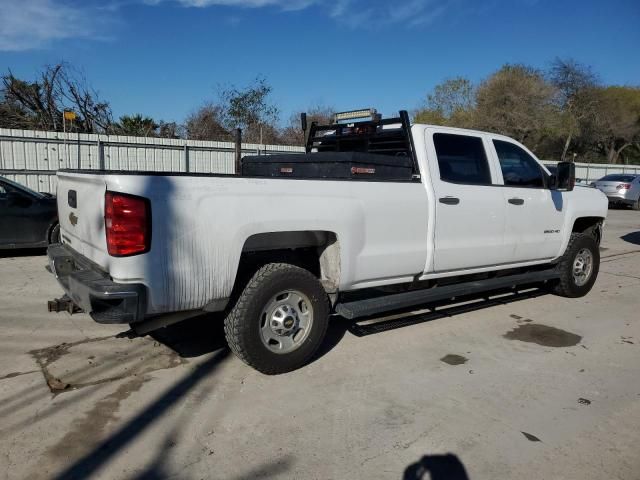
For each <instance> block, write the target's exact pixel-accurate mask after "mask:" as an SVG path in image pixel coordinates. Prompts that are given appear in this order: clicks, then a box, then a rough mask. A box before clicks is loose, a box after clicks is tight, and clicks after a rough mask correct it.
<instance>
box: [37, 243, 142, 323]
mask: <svg viewBox="0 0 640 480" xmlns="http://www.w3.org/2000/svg"><path fill="white" fill-rule="evenodd" d="M47 256H48V257H49V265H50V267H51V273H53V274H54V275H55V277H56V279H57V280H58V283H60V285H61V286H62V288H63V289H64V291H65V292H66V294H67V295H68V296H69V298H71V300H73V302H74V303H75V304H76V305H78V306H79V307H80V308H82V309H83V310H84V311H85V312H88V313H89V314H90V315H91V318H93V319H94V320H95V321H96V322H98V323H135V322H139V321H142V320H143V319H144V315H145V311H146V305H147V290H146V288H145V286H144V285H142V284H139V283H116V282H114V281H112V280H111V277H109V275H108V274H107V273H106V272H104V271H103V270H101V269H100V268H99V267H98V266H97V265H95V264H94V263H93V262H91V261H90V260H88V259H87V258H85V257H83V256H82V255H80V254H79V253H77V252H76V251H74V250H72V249H71V248H69V247H67V246H66V245H63V244H61V243H56V244H53V245H50V246H49V248H48V249H47Z"/></svg>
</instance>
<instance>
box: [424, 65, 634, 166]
mask: <svg viewBox="0 0 640 480" xmlns="http://www.w3.org/2000/svg"><path fill="white" fill-rule="evenodd" d="M414 120H415V121H416V122H420V123H428V124H434V125H447V126H454V127H462V128H475V129H479V130H488V131H492V132H496V133H501V134H504V135H508V136H511V137H513V138H515V139H517V140H519V141H521V142H523V143H524V144H526V145H527V146H528V147H529V148H530V149H531V150H533V151H534V152H536V153H537V154H538V155H539V156H541V157H543V158H549V159H558V160H559V159H565V158H567V157H571V158H574V157H575V158H577V160H587V161H607V162H611V163H618V162H626V163H640V88H638V87H629V86H602V85H601V84H600V80H599V78H598V76H597V75H596V74H595V73H594V72H593V71H592V69H591V68H590V67H589V66H587V65H583V64H580V63H578V62H576V61H575V60H572V59H559V58H556V59H555V60H554V61H553V62H552V63H551V65H550V68H549V69H548V71H547V72H543V71H540V70H537V69H534V68H532V67H529V66H526V65H504V66H503V67H502V68H500V69H499V70H498V71H496V72H494V73H493V74H491V75H489V77H487V78H486V79H485V80H483V81H482V82H480V83H479V85H477V86H474V85H473V84H472V83H471V82H470V81H469V80H467V79H465V78H462V77H456V78H453V79H447V80H445V81H444V82H443V83H441V84H439V85H436V86H435V87H434V89H433V90H432V91H431V92H430V93H429V94H428V95H427V97H426V102H425V104H424V106H423V107H422V108H421V109H419V110H417V111H416V112H415V115H414Z"/></svg>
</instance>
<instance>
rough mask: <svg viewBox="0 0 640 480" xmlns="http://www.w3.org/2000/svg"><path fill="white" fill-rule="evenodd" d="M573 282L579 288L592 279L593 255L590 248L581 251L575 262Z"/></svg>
mask: <svg viewBox="0 0 640 480" xmlns="http://www.w3.org/2000/svg"><path fill="white" fill-rule="evenodd" d="M572 271H573V281H574V282H575V284H576V285H577V286H579V287H581V286H583V285H584V284H585V283H587V282H588V281H589V278H591V273H592V272H593V254H592V253H591V250H589V249H588V248H583V249H581V250H580V251H579V252H578V254H577V255H576V257H575V258H574V260H573V269H572Z"/></svg>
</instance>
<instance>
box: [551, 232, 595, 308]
mask: <svg viewBox="0 0 640 480" xmlns="http://www.w3.org/2000/svg"><path fill="white" fill-rule="evenodd" d="M558 270H559V273H560V280H559V282H558V284H557V285H556V286H555V293H557V294H558V295H561V296H563V297H571V298H575V297H583V296H584V295H586V294H587V293H589V291H590V290H591V288H592V287H593V284H594V283H595V281H596V278H597V276H598V271H599V270H600V251H599V248H598V244H597V243H596V240H595V239H594V238H593V237H592V236H590V235H585V234H583V233H572V234H571V238H570V240H569V245H567V250H566V251H565V254H564V255H563V257H562V259H561V260H560V263H559V264H558Z"/></svg>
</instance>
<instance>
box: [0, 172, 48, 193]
mask: <svg viewBox="0 0 640 480" xmlns="http://www.w3.org/2000/svg"><path fill="white" fill-rule="evenodd" d="M2 183H4V184H5V185H9V186H12V187H14V188H16V189H18V190H22V191H23V192H26V193H28V194H30V195H33V196H34V197H38V198H43V197H44V194H42V193H40V192H36V191H34V190H31V189H30V188H29V187H25V186H24V185H22V184H21V183H17V182H14V181H12V180H9V179H8V178H5V177H0V184H2Z"/></svg>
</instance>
